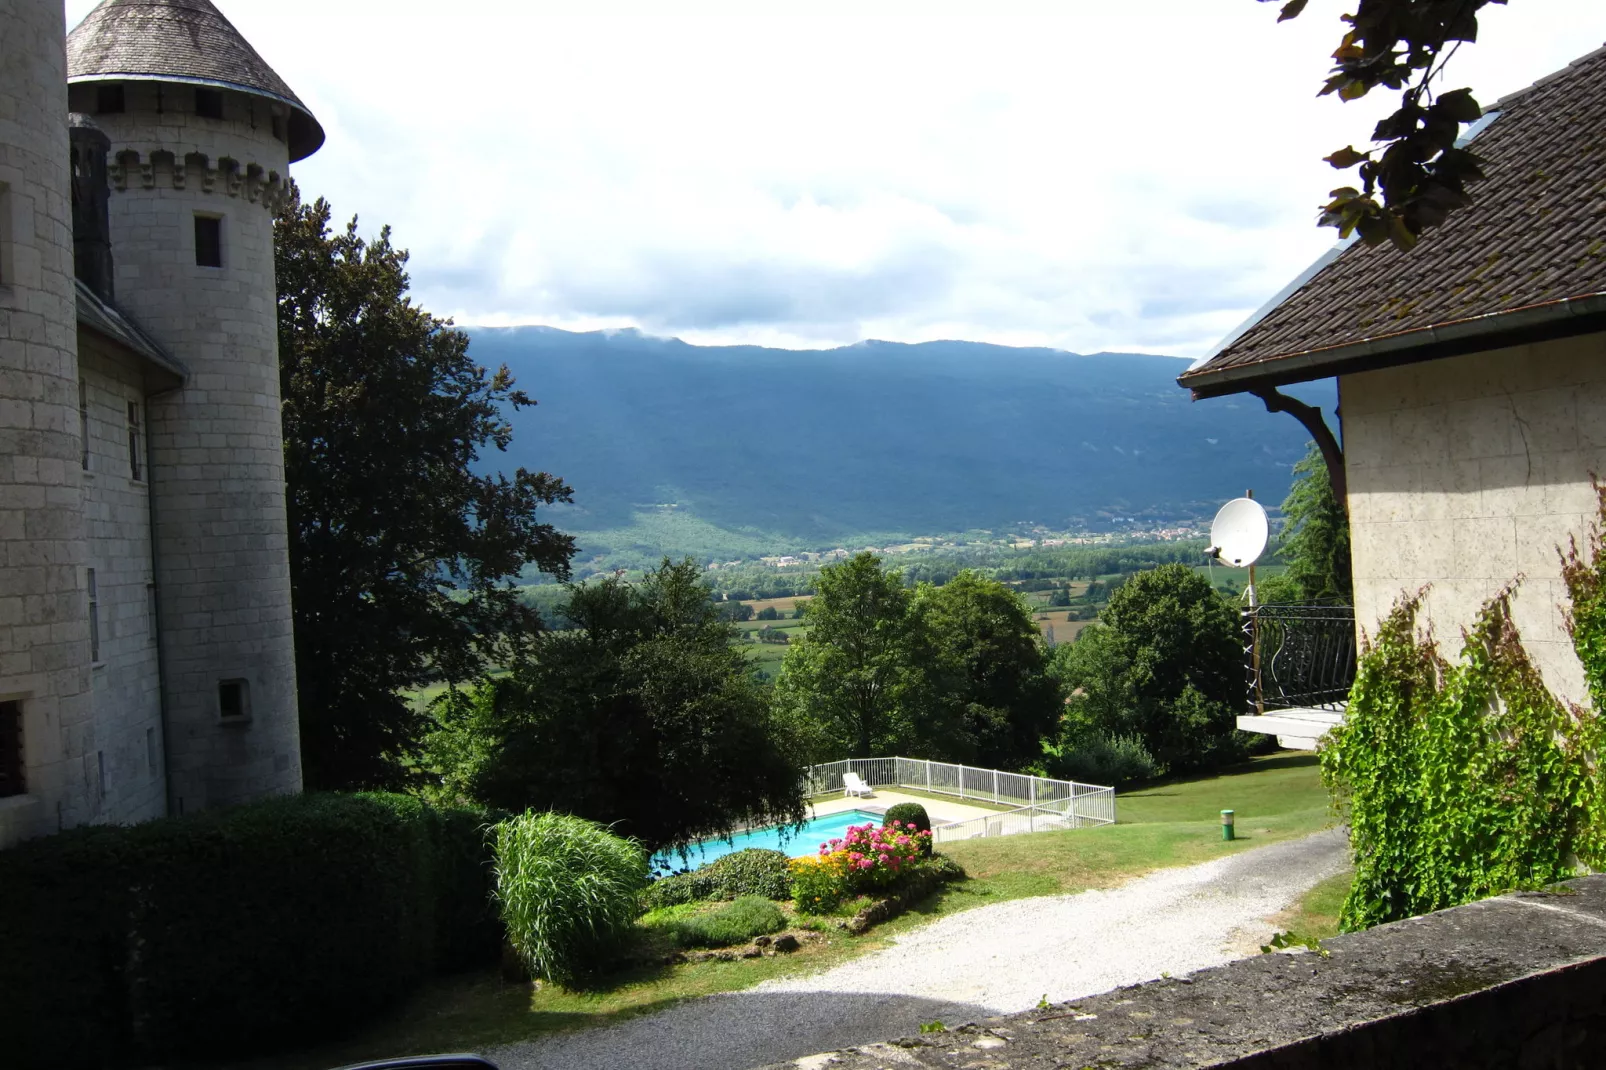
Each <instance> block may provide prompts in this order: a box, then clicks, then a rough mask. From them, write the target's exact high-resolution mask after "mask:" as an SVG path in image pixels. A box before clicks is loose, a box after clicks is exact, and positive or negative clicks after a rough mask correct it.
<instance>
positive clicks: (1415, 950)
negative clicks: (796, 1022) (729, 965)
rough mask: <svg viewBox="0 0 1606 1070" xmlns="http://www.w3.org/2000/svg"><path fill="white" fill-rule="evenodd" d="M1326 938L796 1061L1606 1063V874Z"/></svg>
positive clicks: (1064, 1067)
mask: <svg viewBox="0 0 1606 1070" xmlns="http://www.w3.org/2000/svg"><path fill="white" fill-rule="evenodd" d="M1326 947H1327V948H1328V950H1329V954H1328V955H1327V956H1326V957H1322V956H1320V955H1317V954H1315V953H1313V952H1303V953H1300V954H1284V953H1279V954H1271V955H1262V956H1259V957H1256V958H1250V959H1244V960H1242V961H1239V962H1235V963H1232V964H1231V965H1228V966H1222V967H1219V968H1217V969H1212V970H1202V971H1200V972H1198V973H1195V974H1192V975H1190V976H1188V977H1181V978H1172V979H1166V980H1159V981H1153V982H1150V983H1148V984H1144V985H1137V986H1134V987H1131V988H1123V989H1117V990H1116V991H1114V992H1107V993H1105V994H1103V995H1099V996H1094V997H1091V998H1089V999H1083V1000H1077V1001H1075V1002H1073V1003H1069V1004H1059V1005H1055V1006H1051V1007H1046V1008H1042V1009H1039V1010H1035V1011H1028V1012H1026V1013H1024V1014H1013V1015H1006V1016H1002V1017H998V1018H988V1019H984V1020H981V1021H977V1022H973V1023H968V1024H961V1023H953V1022H950V1023H947V1025H948V1027H949V1029H948V1031H946V1032H941V1033H926V1034H922V1035H920V1036H917V1037H907V1038H904V1039H902V1040H897V1041H893V1042H891V1043H888V1044H874V1045H868V1046H865V1047H861V1048H850V1049H847V1050H845V1051H839V1052H833V1053H827V1054H822V1055H816V1056H810V1057H807V1058H804V1059H798V1060H795V1061H794V1062H791V1063H786V1064H784V1066H785V1067H787V1068H796V1070H825V1068H827V1067H829V1068H831V1070H886V1068H894V1067H898V1068H926V1070H938V1068H942V1070H961V1068H963V1070H983V1068H985V1070H1080V1068H1083V1067H1088V1068H1093V1067H1097V1068H1100V1070H1106V1068H1108V1070H1115V1068H1130V1070H1139V1068H1142V1070H1180V1068H1183V1067H1222V1068H1227V1067H1231V1068H1234V1070H1340V1068H1345V1070H1347V1068H1351V1067H1368V1068H1378V1070H1421V1068H1425V1067H1455V1068H1460V1070H1474V1068H1476V1070H1482V1068H1490V1070H1494V1068H1507V1067H1510V1068H1513V1070H1515V1068H1523V1070H1529V1068H1532V1070H1550V1068H1555V1070H1562V1068H1580V1070H1582V1068H1586V1067H1595V1066H1599V1065H1601V1063H1602V1058H1601V1052H1602V1051H1603V1050H1606V877H1584V878H1581V879H1579V880H1575V881H1571V882H1568V883H1567V884H1565V885H1562V886H1560V887H1559V888H1557V889H1555V890H1552V891H1549V892H1537V893H1533V892H1523V893H1515V894H1512V895H1506V896H1500V897H1497V898H1494V899H1488V900H1484V901H1483V902H1481V903H1473V904H1471V905H1469V906H1464V907H1457V908H1455V909H1453V910H1444V911H1440V912H1438V913H1436V914H1429V915H1426V916H1425V917H1421V918H1412V919H1410V920H1408V921H1402V922H1396V923H1394V924H1392V925H1384V926H1380V927H1378V928H1376V929H1372V930H1369V931H1367V932H1363V933H1355V934H1351V935H1348V936H1340V937H1335V938H1334V939H1332V940H1329V941H1327V942H1326ZM955 1027H957V1028H955ZM770 1070H780V1067H779V1066H777V1067H774V1068H770Z"/></svg>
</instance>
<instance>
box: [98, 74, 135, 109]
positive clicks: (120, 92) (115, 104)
mask: <svg viewBox="0 0 1606 1070" xmlns="http://www.w3.org/2000/svg"><path fill="white" fill-rule="evenodd" d="M127 110H128V93H127V90H125V89H124V88H123V83H122V82H110V83H104V84H101V85H97V86H96V87H95V114H96V115H121V114H123V113H124V112H126V111H127Z"/></svg>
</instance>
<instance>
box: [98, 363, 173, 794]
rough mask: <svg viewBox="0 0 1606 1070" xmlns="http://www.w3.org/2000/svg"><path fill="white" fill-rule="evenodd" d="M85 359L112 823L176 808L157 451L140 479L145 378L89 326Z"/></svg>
mask: <svg viewBox="0 0 1606 1070" xmlns="http://www.w3.org/2000/svg"><path fill="white" fill-rule="evenodd" d="M78 366H79V371H80V374H81V375H82V376H83V379H84V384H85V386H86V388H87V391H86V392H87V397H88V402H89V471H88V473H87V474H86V476H85V480H84V519H85V528H86V534H87V537H88V542H89V563H90V567H92V568H94V570H95V580H96V590H97V595H98V599H97V607H96V609H97V625H98V629H97V630H98V633H99V636H100V643H99V646H100V659H99V660H98V661H97V662H96V663H95V667H94V671H93V674H92V677H93V683H94V710H95V740H96V744H97V748H98V750H99V754H100V756H101V758H100V760H101V761H103V762H104V764H105V793H104V800H103V805H102V812H103V815H104V817H105V818H106V820H108V821H118V822H128V821H143V820H145V819H147V818H152V817H160V816H162V815H163V814H164V813H165V812H166V809H167V806H166V786H165V782H164V780H163V767H164V765H165V763H164V762H163V760H162V749H163V740H162V707H161V691H160V688H161V674H160V673H159V672H158V670H157V646H156V620H155V615H154V613H153V612H152V595H153V593H154V585H155V582H156V577H155V575H154V573H153V572H152V568H151V529H150V496H149V484H148V482H147V481H148V479H149V477H150V469H149V464H148V463H147V457H148V452H149V451H146V453H147V457H141V458H140V476H141V478H140V479H137V480H136V479H135V478H134V477H133V467H132V465H131V464H130V463H129V440H128V405H129V403H130V402H132V403H135V404H139V405H141V406H143V401H144V396H145V386H144V376H143V375H142V373H141V370H140V369H139V368H136V367H131V366H130V365H129V364H128V363H126V362H125V361H124V360H122V359H119V358H118V356H117V355H116V352H115V350H114V349H113V348H112V347H110V346H108V345H105V344H104V343H100V342H98V341H97V340H96V339H95V338H94V337H93V336H92V335H89V334H87V333H83V334H80V336H79V344H78Z"/></svg>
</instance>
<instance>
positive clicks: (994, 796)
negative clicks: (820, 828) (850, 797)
mask: <svg viewBox="0 0 1606 1070" xmlns="http://www.w3.org/2000/svg"><path fill="white" fill-rule="evenodd" d="M843 773H857V774H859V778H860V779H861V780H863V781H864V782H865V784H866V785H867V786H868V787H871V788H887V789H889V790H891V789H895V788H913V789H915V790H916V791H924V792H929V793H931V794H933V795H951V796H954V797H955V798H959V799H974V800H978V801H981V802H990V803H993V804H995V805H1010V806H1012V807H1013V808H1012V809H1009V810H1001V811H999V812H997V813H992V814H987V815H985V816H983V817H977V818H972V819H970V820H968V821H954V822H950V823H948V824H945V825H936V826H933V828H932V830H931V838H932V841H933V842H934V843H949V842H952V841H954V840H968V839H974V838H975V837H977V836H1011V835H1014V834H1015V833H1017V832H1047V831H1050V830H1053V829H1072V828H1084V827H1086V826H1089V825H1113V824H1114V823H1115V789H1114V788H1107V787H1100V786H1099V785H1097V784H1078V783H1075V782H1073V781H1069V780H1050V779H1048V778H1047V777H1039V776H1028V775H1027V774H1025V773H1005V772H1002V771H1000V770H997V769H978V768H976V767H975V766H970V765H949V764H948V763H946V762H928V761H924V760H922V759H920V758H846V759H843V760H842V761H840V762H826V763H825V764H824V765H811V766H809V770H808V773H807V774H806V780H805V790H806V792H807V793H808V795H809V796H810V797H811V798H812V797H814V796H817V795H826V794H830V793H832V792H838V791H841V790H842V774H843Z"/></svg>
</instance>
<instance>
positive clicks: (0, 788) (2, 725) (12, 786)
mask: <svg viewBox="0 0 1606 1070" xmlns="http://www.w3.org/2000/svg"><path fill="white" fill-rule="evenodd" d="M27 790H28V785H27V783H26V782H25V781H24V778H23V765H22V703H20V702H0V798H5V797H6V796H8V795H21V794H23V793H24V792H25V791H27Z"/></svg>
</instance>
